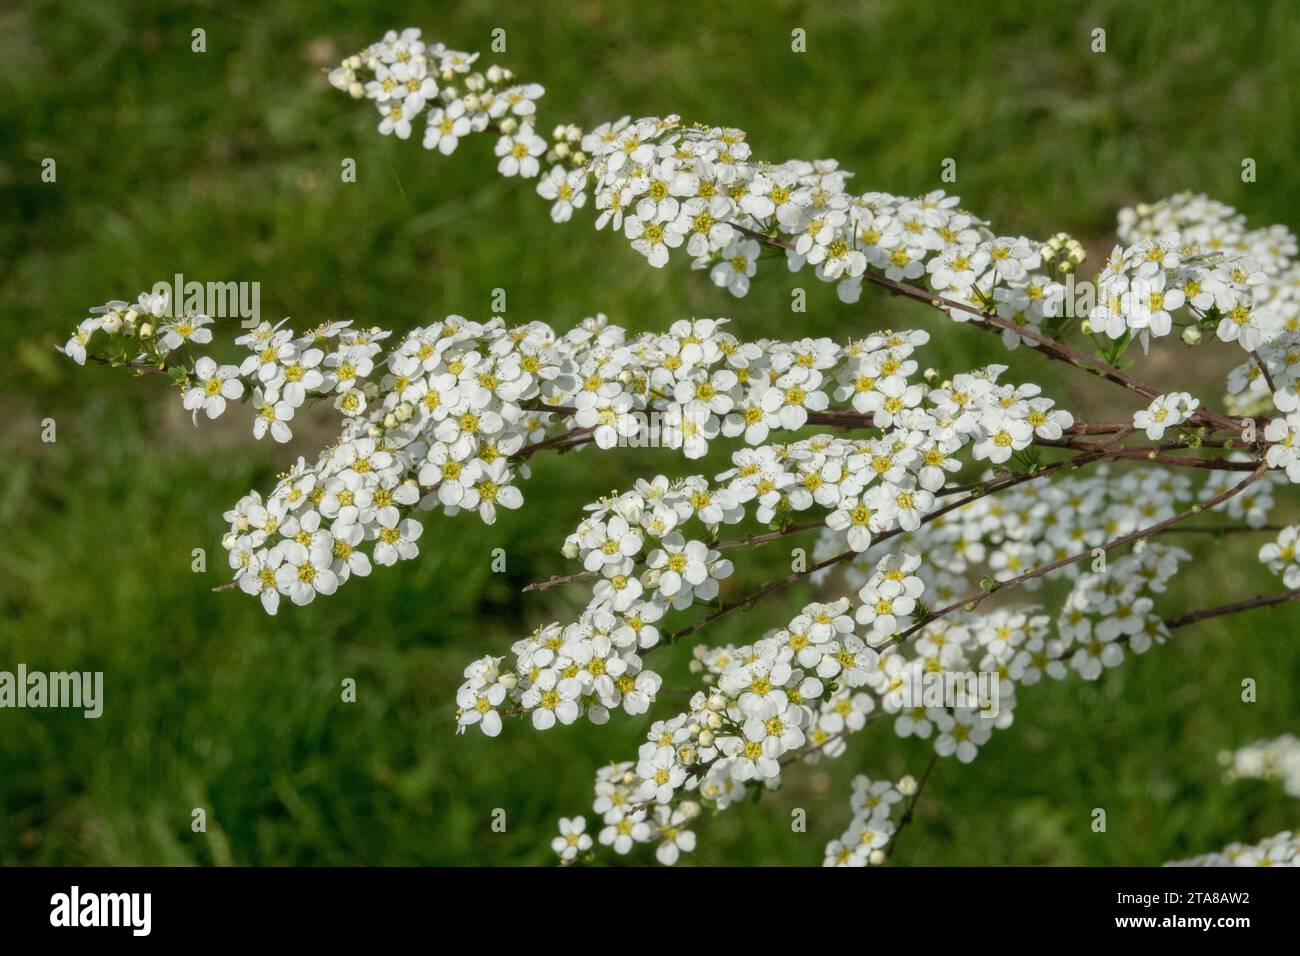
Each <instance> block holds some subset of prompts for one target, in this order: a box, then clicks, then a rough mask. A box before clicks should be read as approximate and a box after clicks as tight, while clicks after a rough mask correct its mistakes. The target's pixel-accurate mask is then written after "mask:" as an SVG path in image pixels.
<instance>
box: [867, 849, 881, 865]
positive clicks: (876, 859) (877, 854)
mask: <svg viewBox="0 0 1300 956" xmlns="http://www.w3.org/2000/svg"><path fill="white" fill-rule="evenodd" d="M867 859H869V860H870V861H871V865H872V866H880V864H882V863H884V862H885V851H884V850H872V851H871V856H869V857H868V858H867Z"/></svg>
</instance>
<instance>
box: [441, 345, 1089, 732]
mask: <svg viewBox="0 0 1300 956" xmlns="http://www.w3.org/2000/svg"><path fill="white" fill-rule="evenodd" d="M797 346H798V347H797V349H796V352H797V353H798V355H801V356H803V358H802V359H801V358H798V357H796V356H790V357H789V358H788V360H787V359H786V358H782V359H780V360H779V364H780V365H781V366H782V367H786V368H788V369H789V370H788V371H786V372H784V373H782V374H781V375H779V376H777V377H776V381H778V382H780V381H782V380H783V379H786V378H787V376H790V375H795V374H797V376H798V377H797V378H791V379H789V384H787V385H786V386H784V388H782V387H781V386H777V390H778V392H779V394H781V395H782V396H783V398H784V404H783V409H784V410H787V411H789V410H799V411H801V410H802V406H801V405H792V404H790V401H789V393H790V392H791V391H793V390H794V389H800V390H802V391H803V392H804V395H803V398H804V399H805V400H806V398H807V396H808V395H810V394H813V391H814V388H816V387H819V386H820V384H821V378H820V376H821V373H820V372H819V371H817V369H818V367H819V366H821V367H823V368H827V369H829V368H831V367H833V366H834V364H835V363H836V361H837V356H838V355H839V354H840V350H839V349H837V348H836V347H834V346H832V345H831V344H830V343H829V342H821V343H819V342H807V343H798V344H797ZM911 348H912V346H911V343H910V342H909V341H908V340H907V339H906V337H898V336H892V335H882V336H875V337H871V338H869V339H868V340H866V341H865V342H863V343H858V344H857V346H856V347H855V348H853V349H852V350H851V351H852V352H853V354H852V357H851V358H850V359H847V362H848V366H847V374H842V375H841V380H842V381H843V382H844V383H845V385H844V386H842V387H841V389H839V390H837V392H836V394H838V395H841V396H842V397H843V398H845V399H849V398H854V399H857V400H860V401H862V402H863V403H864V405H865V406H867V407H870V408H871V409H872V410H871V411H869V412H868V414H869V415H871V416H872V419H871V420H872V421H873V422H874V423H875V424H876V426H877V427H880V426H881V425H882V420H883V421H884V422H885V423H886V424H885V425H884V427H881V428H880V430H881V432H882V434H881V436H880V437H879V438H864V439H845V438H838V437H834V436H828V435H816V436H814V437H812V438H808V439H803V440H800V441H796V442H793V443H791V444H788V445H776V444H768V445H764V446H762V447H759V448H756V449H752V450H743V451H738V452H736V453H734V454H733V456H732V465H733V467H731V468H729V469H727V470H726V471H725V472H723V473H721V474H719V475H718V476H716V484H715V483H711V482H709V481H708V480H707V479H705V478H703V477H702V476H690V477H687V478H684V479H679V480H677V481H672V480H670V479H668V478H667V477H666V476H663V475H660V476H657V477H655V478H654V479H652V480H649V481H647V480H640V481H638V482H637V483H636V485H635V487H634V488H633V489H630V490H629V491H626V492H623V493H621V494H618V495H615V496H611V497H609V498H606V499H602V500H601V501H597V502H594V503H592V504H591V505H589V506H588V507H587V509H586V511H587V515H586V517H585V518H584V520H583V521H582V523H581V524H580V525H579V526H578V528H577V529H576V531H575V532H574V533H573V534H572V535H570V536H569V538H568V539H567V540H566V542H565V548H564V550H565V554H566V555H567V556H569V557H571V558H577V559H580V560H581V562H582V564H583V567H584V568H585V574H584V576H585V577H586V578H588V579H592V578H594V581H595V583H594V584H593V586H592V589H591V598H590V600H589V602H588V605H587V607H586V609H585V610H584V611H583V613H582V615H581V616H580V617H579V619H578V620H577V621H574V622H572V623H570V624H567V625H563V624H560V623H558V622H554V623H551V624H549V625H547V626H546V627H544V628H541V629H539V630H538V631H536V632H534V633H533V634H532V635H531V636H529V637H528V638H526V639H525V640H523V641H520V642H518V643H517V644H516V645H515V646H514V648H513V649H512V650H513V652H514V655H515V662H514V664H513V666H511V667H510V668H508V669H506V671H505V672H504V673H503V672H502V669H501V668H500V666H499V664H500V661H499V659H498V658H494V657H491V656H488V657H485V658H483V659H481V660H479V661H476V662H474V663H473V664H471V665H470V666H469V668H467V670H466V672H465V677H466V681H465V683H464V684H463V685H462V686H461V688H460V690H459V692H458V694H457V703H458V707H459V713H458V722H459V725H460V727H461V728H462V729H464V728H465V727H467V726H472V725H478V726H480V727H481V728H482V729H483V730H484V731H485V732H487V733H489V734H495V733H496V732H498V731H499V729H500V726H501V724H500V717H499V708H501V707H503V706H504V707H505V708H506V709H507V710H509V711H511V712H512V713H520V712H528V713H530V714H531V716H532V720H533V724H534V726H536V727H537V728H538V729H546V728H549V727H551V726H554V724H555V723H556V722H559V723H563V724H567V723H572V722H573V721H574V720H576V719H577V718H578V717H579V716H580V715H583V714H585V715H586V716H588V718H589V719H591V720H593V721H595V722H597V723H601V722H604V721H605V720H606V719H608V714H609V711H610V710H611V709H613V708H617V707H622V709H624V710H626V711H628V712H629V713H634V714H635V713H642V712H644V711H645V709H646V708H647V706H648V704H649V702H650V700H652V699H653V697H654V694H655V692H656V690H657V689H658V687H659V684H660V679H659V677H658V675H656V674H654V673H653V672H651V671H648V670H642V669H641V656H642V655H643V654H644V653H645V652H647V651H648V650H650V649H652V648H654V647H656V646H658V645H659V643H660V641H661V635H660V631H659V627H658V626H657V625H658V622H660V620H661V619H662V618H664V617H665V615H667V614H668V613H669V612H674V611H675V612H683V611H687V610H689V609H691V608H692V607H694V606H697V605H714V606H716V605H717V598H718V595H719V589H720V582H721V581H724V580H725V579H726V578H728V577H730V576H731V574H732V572H733V566H732V562H731V561H729V560H727V559H726V558H724V557H723V556H722V554H721V551H720V550H718V547H723V546H734V545H735V544H737V543H742V544H743V543H744V542H743V541H741V542H732V543H728V544H727V545H719V546H718V547H715V546H714V545H715V543H716V542H717V536H718V529H719V527H720V526H721V525H724V524H727V525H732V524H738V523H740V522H741V521H742V520H744V519H745V518H746V517H753V518H755V519H757V521H759V522H760V523H762V524H765V525H768V526H770V527H785V526H789V525H790V524H791V523H792V522H793V520H794V518H795V517H796V516H798V515H800V514H802V513H805V512H813V513H817V514H820V515H821V521H822V522H823V524H824V527H825V528H826V529H827V530H828V532H831V533H834V534H837V535H839V536H840V537H842V538H843V539H844V540H845V541H846V543H847V545H848V548H849V549H850V553H853V552H861V551H864V550H866V549H868V548H869V547H871V546H872V542H873V540H876V541H887V540H888V539H889V538H892V537H894V536H897V535H899V534H902V533H905V532H909V531H915V530H916V529H918V528H919V527H920V526H921V523H922V521H923V520H924V519H925V518H926V516H927V515H928V514H929V513H930V511H931V510H932V508H933V506H934V503H935V492H941V491H942V490H943V485H944V482H945V481H946V479H947V476H948V474H949V472H950V471H952V470H955V469H956V468H958V467H960V458H959V452H960V451H962V450H963V448H968V449H969V453H970V455H971V457H973V458H974V459H975V460H992V461H1005V460H1006V459H1007V458H1008V457H1009V456H1010V455H1011V453H1012V452H1013V451H1017V450H1021V449H1024V448H1027V447H1028V446H1029V445H1030V444H1031V443H1032V442H1033V441H1034V439H1035V435H1036V434H1039V435H1047V436H1051V437H1056V438H1059V437H1060V435H1061V434H1062V429H1063V428H1064V427H1069V425H1070V424H1071V423H1072V421H1073V419H1072V418H1071V417H1070V415H1069V413H1067V412H1062V411H1059V410H1056V409H1055V408H1054V407H1053V404H1052V402H1051V401H1050V400H1049V399H1045V398H1042V397H1041V396H1039V395H1038V389H1037V387H1033V386H1030V387H1026V386H1019V387H1016V386H1012V385H1001V384H998V382H997V377H998V375H999V374H1000V373H1001V372H1002V371H1003V370H1004V367H1002V366H992V367H990V368H988V369H984V370H981V371H980V372H979V373H977V374H971V375H959V376H956V377H955V379H954V380H953V382H951V383H945V387H943V388H939V389H929V388H928V387H926V386H908V385H907V384H906V378H905V375H906V374H907V373H908V371H909V369H912V370H914V369H915V366H916V363H915V362H914V361H910V360H908V359H907V356H908V355H909V354H910V352H911ZM737 351H739V350H737ZM673 354H674V355H677V354H680V353H677V352H675V353H673ZM755 358H756V359H757V358H758V356H757V355H755ZM805 359H806V360H805ZM864 368H870V369H871V370H872V371H871V372H870V374H871V375H872V376H873V377H874V379H873V384H872V385H871V386H867V384H866V383H865V382H863V381H862V379H863V372H862V370H863V369H864ZM882 370H887V374H885V373H884V372H882ZM751 371H753V367H752V366H751ZM724 374H726V376H727V379H726V380H727V381H730V380H731V379H732V378H734V375H732V374H731V373H729V372H728V373H724ZM775 374H776V371H775V370H772V371H769V372H767V374H766V377H767V378H772V376H773V375H775ZM890 376H892V377H895V378H896V379H897V380H898V382H899V384H898V386H897V387H893V388H891V387H890V386H889V384H888V382H884V383H882V382H881V379H884V378H887V377H890ZM799 383H802V384H799ZM850 385H853V386H854V387H852V388H850V387H849V386H850ZM879 387H883V388H885V389H886V391H885V392H884V393H881V392H878V391H875V390H874V389H875V388H879ZM679 394H680V390H679ZM697 394H698V392H697ZM719 394H721V393H720V392H717V391H714V392H711V393H710V397H711V398H712V399H715V400H716V398H717V397H718V395H719ZM763 394H771V392H764V393H763ZM885 394H889V395H892V396H893V397H892V398H884V397H883V395H885ZM682 397H686V396H685V395H682ZM818 404H819V405H822V406H824V405H825V402H824V401H822V402H819V403H818ZM756 406H757V407H760V408H761V407H762V406H761V403H756ZM717 414H722V412H721V411H719V412H718V413H717ZM737 424H738V425H739V423H737ZM798 424H802V416H801V417H800V418H798V419H792V420H791V426H792V427H795V426H797V425H798ZM724 426H725V419H724ZM890 560H892V559H891V558H888V557H887V558H886V561H890ZM919 564H920V561H919V558H914V557H908V558H905V559H904V560H903V562H902V564H900V565H899V566H898V567H897V568H894V567H892V566H891V568H890V572H889V574H888V575H887V576H884V577H881V578H880V579H879V580H874V581H869V582H868V583H867V584H866V585H865V586H864V588H863V591H862V600H863V602H864V606H863V608H862V609H860V610H859V612H858V616H857V620H858V622H859V623H862V624H866V625H869V626H870V631H871V633H872V634H874V635H875V636H876V638H878V639H883V638H887V637H889V636H891V635H893V634H894V633H896V632H897V631H898V630H899V629H901V627H903V626H905V625H906V623H907V622H908V620H909V614H910V613H911V612H912V611H913V609H914V608H915V599H916V597H917V596H918V595H919V593H920V589H921V582H920V580H919V579H918V578H915V577H912V576H910V575H911V572H912V571H914V570H915V569H916V568H917V567H918V566H919ZM880 573H881V574H884V572H880ZM828 636H830V635H828ZM863 647H864V645H863V642H862V641H861V640H860V639H859V638H856V637H854V638H852V639H851V643H850V645H849V646H847V647H840V648H838V649H836V650H835V651H834V654H831V653H829V652H828V654H827V656H826V661H824V662H822V663H820V664H819V665H818V667H817V670H818V673H819V674H821V676H823V677H825V676H833V674H834V673H837V671H834V669H833V668H834V665H833V664H832V663H831V662H832V661H833V659H835V655H836V654H841V653H857V652H859V651H861V650H862V649H863ZM818 660H820V658H818ZM827 667H830V668H832V672H831V674H822V673H821V671H822V670H823V669H825V668H827Z"/></svg>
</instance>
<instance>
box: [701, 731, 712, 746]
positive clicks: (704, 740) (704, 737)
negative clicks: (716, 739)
mask: <svg viewBox="0 0 1300 956" xmlns="http://www.w3.org/2000/svg"><path fill="white" fill-rule="evenodd" d="M700 746H701V747H712V746H713V731H711V730H702V731H700Z"/></svg>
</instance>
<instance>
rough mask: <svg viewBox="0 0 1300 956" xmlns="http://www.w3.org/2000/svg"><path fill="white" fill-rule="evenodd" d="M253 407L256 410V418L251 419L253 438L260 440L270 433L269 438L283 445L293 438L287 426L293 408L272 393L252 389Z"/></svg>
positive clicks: (291, 417) (291, 416)
mask: <svg viewBox="0 0 1300 956" xmlns="http://www.w3.org/2000/svg"><path fill="white" fill-rule="evenodd" d="M253 407H254V408H255V409H257V417H256V418H254V419H253V437H254V438H259V439H260V438H262V437H263V436H264V435H265V434H266V433H267V431H270V433H271V437H272V438H274V439H275V440H276V441H278V442H280V443H281V444H283V443H284V442H287V441H288V440H289V439H290V438H292V437H293V432H292V431H290V429H289V426H288V424H287V423H288V422H290V421H292V420H293V406H292V405H290V404H289V403H288V402H286V401H284V400H283V399H281V398H280V397H279V395H277V394H276V393H275V392H274V391H272V392H269V393H267V392H263V391H262V389H260V388H255V389H253Z"/></svg>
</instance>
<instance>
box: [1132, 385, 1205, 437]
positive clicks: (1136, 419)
mask: <svg viewBox="0 0 1300 956" xmlns="http://www.w3.org/2000/svg"><path fill="white" fill-rule="evenodd" d="M1200 405H1201V402H1200V399H1196V398H1192V396H1191V395H1190V394H1189V393H1187V392H1170V393H1169V394H1168V395H1160V396H1157V397H1156V398H1155V399H1153V400H1152V402H1151V404H1150V405H1148V406H1147V407H1146V408H1144V409H1142V410H1141V411H1138V412H1136V413H1134V415H1133V425H1134V427H1136V428H1141V429H1143V430H1144V431H1145V432H1146V433H1147V438H1150V439H1151V440H1152V441H1159V440H1160V439H1161V438H1163V437H1164V434H1165V429H1166V428H1172V427H1173V426H1175V425H1180V424H1182V423H1183V422H1185V421H1187V419H1188V418H1189V417H1190V416H1191V414H1192V412H1194V411H1195V410H1196V409H1197V408H1199V407H1200Z"/></svg>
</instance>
